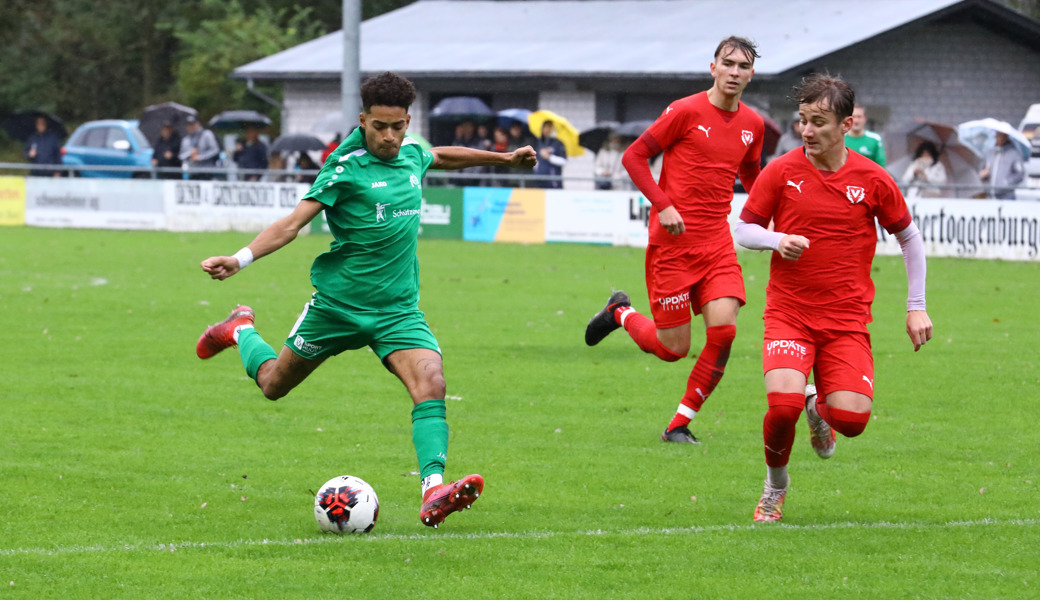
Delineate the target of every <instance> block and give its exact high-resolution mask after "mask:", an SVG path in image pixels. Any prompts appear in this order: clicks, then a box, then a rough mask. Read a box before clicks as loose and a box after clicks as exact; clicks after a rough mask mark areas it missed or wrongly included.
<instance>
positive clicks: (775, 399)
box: [762, 393, 805, 467]
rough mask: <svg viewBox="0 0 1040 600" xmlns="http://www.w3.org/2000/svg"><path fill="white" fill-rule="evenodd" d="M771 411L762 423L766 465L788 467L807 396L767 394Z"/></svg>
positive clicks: (767, 412)
mask: <svg viewBox="0 0 1040 600" xmlns="http://www.w3.org/2000/svg"><path fill="white" fill-rule="evenodd" d="M766 397H767V398H768V399H769V410H768V411H766V418H765V420H764V421H763V422H762V439H763V440H764V441H765V445H766V464H767V465H769V466H770V467H786V466H787V462H788V461H789V460H790V458H791V446H792V445H794V432H795V425H797V424H798V417H800V416H802V410H803V409H804V408H805V394H780V393H772V394H766Z"/></svg>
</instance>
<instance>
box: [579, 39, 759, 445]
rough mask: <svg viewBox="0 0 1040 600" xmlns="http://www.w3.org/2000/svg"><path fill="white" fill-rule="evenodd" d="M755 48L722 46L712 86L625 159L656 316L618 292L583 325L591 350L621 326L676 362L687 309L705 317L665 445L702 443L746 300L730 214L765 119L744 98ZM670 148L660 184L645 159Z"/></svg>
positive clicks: (676, 106)
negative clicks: (701, 426) (645, 214)
mask: <svg viewBox="0 0 1040 600" xmlns="http://www.w3.org/2000/svg"><path fill="white" fill-rule="evenodd" d="M757 57H758V52H757V50H756V48H755V45H754V44H753V43H752V42H750V41H748V40H746V39H744V38H739V37H729V38H726V39H724V40H722V42H721V43H720V44H719V45H718V48H716V50H715V60H714V61H713V62H712V63H711V65H710V68H711V75H712V77H713V78H714V79H715V83H714V84H713V85H712V87H711V89H709V90H707V91H704V92H700V93H698V94H694V95H692V96H687V97H685V98H682V99H679V100H676V101H675V102H673V103H672V104H670V105H669V106H668V108H666V109H665V111H664V113H663V114H662V115H661V116H660V117H658V118H657V120H656V121H655V122H654V124H653V125H651V126H650V128H649V129H647V130H646V132H645V133H643V135H642V136H640V137H639V139H637V140H636V141H635V142H634V143H633V144H632V145H631V146H629V148H628V150H626V151H625V154H624V156H623V158H622V164H624V166H625V168H626V169H627V170H628V174H629V176H630V177H631V178H632V181H633V182H634V183H635V184H636V186H637V187H638V188H639V191H641V192H642V193H643V195H644V196H646V198H647V199H648V200H649V201H650V203H651V205H652V208H651V210H650V223H649V228H650V231H649V233H650V241H649V245H648V246H647V249H646V287H647V292H648V293H649V296H650V312H651V314H652V315H653V320H651V319H649V318H647V317H646V316H644V315H642V314H640V313H638V312H636V310H635V309H634V308H632V307H631V305H630V302H629V298H628V294H626V293H625V292H623V291H617V292H614V294H613V295H612V296H611V297H610V299H609V300H608V301H607V305H606V306H605V307H604V308H603V310H601V311H600V312H599V313H597V314H596V316H594V317H593V318H592V319H591V320H590V321H589V324H588V327H587V328H586V329H585V343H586V344H588V345H589V346H595V345H596V344H598V343H599V342H600V341H601V340H603V338H605V337H606V336H607V335H608V334H609V333H610V332H612V331H614V330H615V329H617V328H619V327H624V328H625V331H627V332H628V334H629V335H630V336H631V337H632V339H633V340H634V341H635V343H636V344H637V345H638V346H639V348H640V349H642V350H643V351H644V352H649V353H652V354H654V355H655V356H657V357H658V358H660V359H662V360H665V361H669V362H674V361H677V360H679V359H681V358H682V357H684V356H686V355H687V353H689V351H690V320H691V316H690V312H691V310H692V311H693V314H699V315H703V317H704V326H705V329H706V341H705V344H704V348H703V349H702V350H701V352H700V354H699V356H698V357H697V362H696V363H695V364H694V367H693V370H692V372H691V373H690V376H689V379H688V381H687V383H686V393H685V394H684V395H683V397H682V400H681V401H680V403H679V408H678V409H677V411H676V413H675V416H674V417H673V418H672V420H671V422H670V423H669V424H668V426H667V427H666V428H665V431H664V433H662V434H661V439H662V440H664V441H666V442H681V443H690V444H697V443H699V442H698V441H697V438H696V437H694V435H693V434H692V433H691V432H690V429H689V423H690V421H691V420H692V419H693V417H694V416H695V415H696V414H697V411H698V410H700V408H701V405H702V404H703V403H704V401H705V400H706V399H707V398H708V395H709V394H711V392H712V390H714V389H715V386H716V385H717V384H718V382H719V380H720V379H721V378H722V373H723V370H724V369H725V367H726V361H727V360H729V351H730V346H731V345H732V343H733V338H734V336H735V335H736V331H737V312H738V311H739V310H740V307H741V306H742V305H743V304H744V302H745V298H744V279H743V276H742V274H741V271H740V265H739V264H738V263H737V256H736V252H735V251H734V246H733V237H732V234H731V233H730V225H729V221H728V217H729V214H730V210H731V208H730V204H731V203H732V201H733V183H734V182H735V181H736V177H737V175H738V174H739V175H740V181H741V182H742V183H743V184H744V188H745V189H751V186H752V185H753V184H754V182H755V178H757V177H758V173H759V170H760V164H761V163H760V157H761V154H762V136H763V133H764V131H765V127H764V125H763V123H762V118H761V117H759V116H758V114H757V113H756V112H755V111H754V110H752V109H751V108H749V107H748V106H747V105H745V104H743V103H742V102H741V101H740V96H741V94H742V93H743V92H744V88H745V87H747V84H748V82H750V81H751V76H752V75H753V74H754V72H755V69H754V64H755V58H757ZM662 152H664V163H663V166H662V169H661V178H660V184H658V182H655V181H654V179H653V177H652V176H651V174H650V167H649V163H648V160H649V159H650V158H652V157H654V156H657V155H658V154H661V153H662Z"/></svg>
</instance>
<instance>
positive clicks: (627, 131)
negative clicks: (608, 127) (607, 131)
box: [614, 119, 654, 138]
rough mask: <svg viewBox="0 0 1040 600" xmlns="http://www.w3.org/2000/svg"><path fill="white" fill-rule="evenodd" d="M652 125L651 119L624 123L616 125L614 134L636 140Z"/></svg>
mask: <svg viewBox="0 0 1040 600" xmlns="http://www.w3.org/2000/svg"><path fill="white" fill-rule="evenodd" d="M653 124H654V121H653V119H641V120H639V121H625V122H624V123H622V124H620V125H618V127H617V129H615V130H614V133H616V134H618V135H620V136H621V137H625V138H637V137H639V136H641V135H643V132H644V131H646V130H647V129H649V128H650V126H651V125H653Z"/></svg>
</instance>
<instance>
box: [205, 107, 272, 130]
mask: <svg viewBox="0 0 1040 600" xmlns="http://www.w3.org/2000/svg"><path fill="white" fill-rule="evenodd" d="M270 125H271V119H268V118H267V117H266V116H264V115H262V114H260V113H258V112H256V111H255V110H225V111H224V112H222V113H220V114H218V115H216V116H215V117H213V118H212V119H210V120H209V126H210V127H212V128H213V129H245V128H246V127H256V128H258V129H262V128H264V127H268V126H270Z"/></svg>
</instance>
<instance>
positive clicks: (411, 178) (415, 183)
mask: <svg viewBox="0 0 1040 600" xmlns="http://www.w3.org/2000/svg"><path fill="white" fill-rule="evenodd" d="M408 181H410V182H411V183H412V187H417V186H418V185H419V178H418V177H416V176H415V173H412V174H411V176H409V177H408Z"/></svg>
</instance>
